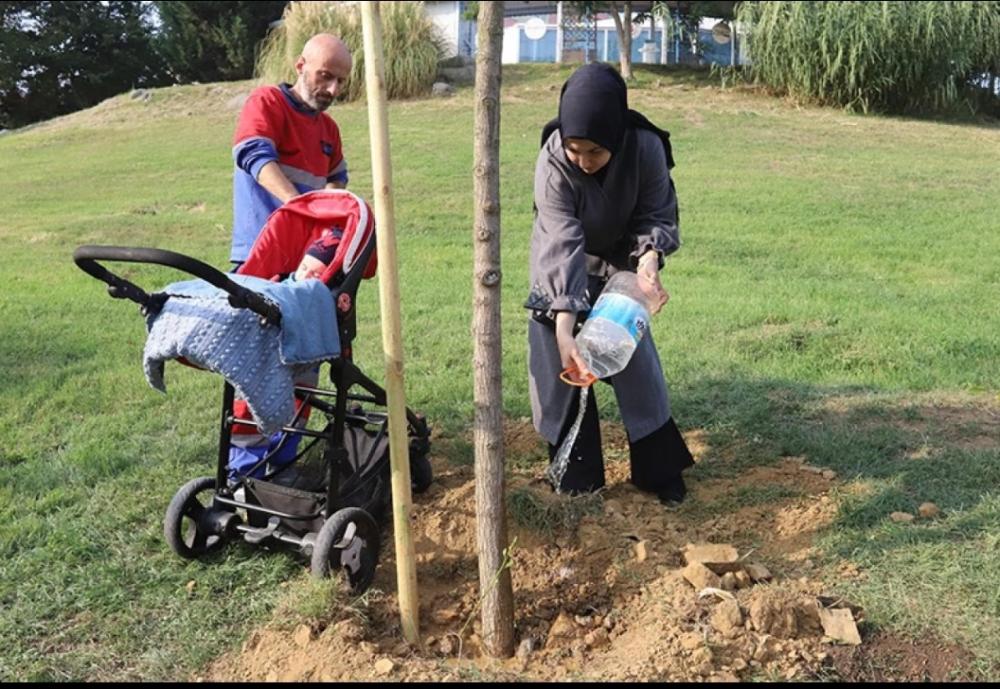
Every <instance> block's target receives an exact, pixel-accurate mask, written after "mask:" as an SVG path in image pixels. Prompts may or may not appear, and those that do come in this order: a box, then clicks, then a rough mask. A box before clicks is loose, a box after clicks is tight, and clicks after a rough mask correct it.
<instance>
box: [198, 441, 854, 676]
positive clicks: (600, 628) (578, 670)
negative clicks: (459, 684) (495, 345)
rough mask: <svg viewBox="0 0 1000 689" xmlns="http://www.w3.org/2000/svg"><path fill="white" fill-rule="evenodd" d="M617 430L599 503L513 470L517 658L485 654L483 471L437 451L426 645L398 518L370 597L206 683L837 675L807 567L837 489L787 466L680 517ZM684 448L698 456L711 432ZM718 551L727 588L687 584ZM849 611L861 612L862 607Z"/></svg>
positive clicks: (424, 560)
mask: <svg viewBox="0 0 1000 689" xmlns="http://www.w3.org/2000/svg"><path fill="white" fill-rule="evenodd" d="M619 435H620V434H618V435H616V434H615V429H613V428H610V427H609V428H608V429H607V433H606V435H605V438H606V439H607V440H606V448H608V452H607V453H606V454H607V455H608V457H609V461H608V487H607V488H606V489H605V490H604V491H602V492H601V493H600V494H599V495H596V496H585V497H579V498H568V497H564V496H557V495H554V494H553V493H552V492H551V491H550V490H549V489H548V487H547V486H546V485H545V484H544V483H543V482H542V481H541V480H540V478H539V476H540V475H541V471H542V466H541V465H539V466H538V467H536V468H534V470H533V471H514V472H512V474H511V476H510V479H509V483H508V500H509V505H510V510H509V513H510V524H509V531H510V536H511V541H512V543H513V548H512V553H513V566H512V577H513V583H514V591H515V594H514V595H515V626H516V628H515V633H516V643H517V644H518V650H517V654H516V655H515V657H513V658H511V659H508V660H503V661H498V660H494V659H490V658H488V657H487V656H485V655H484V653H483V651H482V648H481V640H480V637H479V633H480V625H479V610H478V595H479V592H478V569H477V564H476V558H475V552H476V529H475V499H474V483H473V470H472V468H471V467H469V466H460V467H456V466H454V465H449V464H447V463H446V462H445V461H444V460H442V459H440V458H434V465H435V467H434V468H435V471H436V481H435V484H434V485H433V486H432V488H431V489H430V490H429V491H428V492H427V493H425V494H423V495H418V496H415V497H414V506H413V514H414V519H413V525H414V531H413V538H414V546H415V551H416V557H417V575H418V582H419V595H420V600H421V607H420V623H421V637H422V642H423V648H421V649H416V648H412V647H410V646H409V645H408V644H406V643H405V642H404V641H403V639H402V636H401V633H400V628H399V615H398V608H397V604H396V597H395V595H394V594H393V593H392V591H394V590H395V561H394V553H393V549H392V538H391V534H390V533H388V531H389V529H390V528H391V526H387V529H386V530H387V533H386V537H385V539H384V541H385V545H384V547H383V552H382V559H381V564H380V566H379V570H378V574H377V577H376V581H375V584H374V585H373V588H372V590H370V591H369V593H368V594H367V595H366V596H364V597H363V598H362V599H360V600H356V601H350V602H349V603H346V604H342V605H340V606H339V607H338V609H337V610H334V611H331V612H330V613H329V614H328V615H327V616H326V617H325V618H324V620H323V621H322V622H316V621H313V622H312V623H310V624H302V623H301V622H299V623H294V622H292V623H289V622H287V621H285V622H282V620H280V619H276V620H275V621H274V622H273V623H272V624H271V625H269V626H268V627H266V628H263V629H259V630H257V631H255V632H254V633H253V634H252V635H251V636H250V638H249V639H248V640H247V641H246V642H245V644H244V646H243V648H242V650H241V652H239V653H234V654H232V655H229V656H226V657H223V658H221V659H219V660H218V661H217V662H215V663H214V664H213V665H212V666H211V667H210V668H209V670H208V673H207V675H206V676H205V677H201V678H199V679H208V680H228V681H234V680H270V681H275V680H279V681H303V680H320V681H336V680H362V679H392V680H439V681H440V680H455V679H477V678H478V679H488V680H500V679H505V678H516V679H521V680H524V679H537V680H564V679H565V680H569V679H579V680H610V681H615V680H639V681H648V680H691V679H709V680H717V681H725V680H730V681H733V680H738V679H750V678H772V679H777V678H788V679H790V678H800V679H805V678H813V677H817V676H822V675H823V674H824V673H825V672H828V671H829V668H830V665H831V663H832V653H831V651H832V650H833V646H832V645H831V639H830V638H827V637H825V636H824V633H825V632H824V626H823V623H822V622H821V620H820V614H821V611H824V610H825V609H826V607H827V606H829V605H830V604H831V600H832V599H830V598H827V597H824V595H823V585H822V584H821V583H820V582H818V581H814V580H812V579H810V578H809V577H808V576H803V574H804V573H807V572H808V569H809V567H811V562H809V561H808V556H809V555H810V554H811V549H810V543H811V536H812V534H813V533H814V532H815V531H816V530H817V529H819V528H822V527H823V526H825V525H826V524H828V523H829V522H830V520H831V519H832V518H833V515H834V513H835V509H836V508H835V505H834V503H833V501H832V499H831V498H830V497H829V496H827V495H826V491H827V490H828V488H830V486H831V485H832V483H831V480H829V479H828V478H825V477H824V476H822V475H821V474H817V473H812V472H809V471H804V470H803V466H802V465H801V462H796V461H795V460H794V459H789V460H785V461H782V462H779V463H777V464H775V465H773V466H769V467H758V468H755V469H753V470H751V471H749V472H747V473H745V474H743V475H742V476H740V477H739V478H738V479H705V480H701V481H692V482H690V494H689V495H690V498H689V500H688V501H687V502H686V503H685V504H684V505H683V506H682V507H681V508H680V509H675V510H668V509H667V508H665V507H664V506H663V505H661V504H660V503H659V502H658V501H657V500H656V499H655V498H653V497H651V496H648V495H646V494H643V493H641V492H639V491H637V490H635V489H634V488H633V487H632V486H631V485H630V484H628V483H627V482H626V479H627V474H628V461H627V443H626V441H625V438H624V436H621V437H619ZM508 436H509V440H510V444H511V446H514V445H516V446H517V448H518V453H519V454H521V455H522V456H523V455H525V454H527V455H531V454H533V453H537V454H538V455H539V456H541V455H543V454H544V447H543V446H540V445H539V447H534V444H538V441H537V436H535V435H534V434H533V432H532V431H531V430H530V428H527V427H526V424H525V423H524V422H518V423H514V424H511V425H510V426H509V428H508ZM689 443H690V445H691V446H692V448H693V450H694V454H695V456H696V458H700V457H701V456H703V455H702V451H703V450H704V448H705V444H704V440H703V438H702V437H701V435H700V434H698V433H692V434H690V437H689ZM747 486H754V487H756V489H759V490H761V491H763V493H762V495H763V498H762V499H761V501H760V503H759V504H752V505H750V506H744V507H741V508H739V509H735V510H730V509H726V508H725V507H724V505H725V502H726V500H727V499H731V498H732V497H733V496H734V495H737V494H740V495H743V496H744V497H745V494H746V491H747ZM713 505H719V507H718V511H717V512H715V513H712V510H713V507H712V506H713ZM712 543H714V544H726V545H730V546H732V547H731V548H729V549H723V550H722V551H719V550H718V549H715V550H712V551H707V552H723V553H726V556H725V557H724V558H723V559H725V560H728V561H727V562H721V563H713V562H710V560H711V559H712V557H711V556H705V557H701V560H702V561H704V563H705V564H702V563H701V562H698V563H696V564H697V565H698V566H699V567H704V568H705V571H707V572H708V573H709V574H710V575H711V576H713V577H715V579H711V580H709V581H710V583H714V582H718V583H719V584H720V587H714V586H710V587H707V588H706V587H705V586H704V585H702V583H698V584H692V581H691V580H690V579H689V576H688V570H689V569H690V568H691V567H694V565H692V566H691V567H689V566H688V565H689V560H691V559H692V558H694V559H698V557H699V556H698V555H696V554H695V553H696V552H698V551H697V550H692V549H691V548H690V547H689V546H691V545H692V544H712ZM758 543H759V544H763V545H761V546H760V547H759V548H757V547H755V545H754V544H758ZM700 552H706V551H700ZM706 558H707V559H706ZM716 559H718V558H716ZM765 574H766V576H765ZM851 575H852V576H853V575H856V572H852V573H851ZM845 576H847V574H845ZM832 607H836V606H832ZM840 607H841V608H842V609H841V610H839V611H837V612H841V613H844V615H846V616H847V617H848V618H849V619H853V617H854V613H858V614H860V611H857V610H854V611H853V612H849V611H848V610H846V609H844V608H845V606H840ZM845 657H846V656H845ZM843 662H846V661H843ZM824 668H826V670H824Z"/></svg>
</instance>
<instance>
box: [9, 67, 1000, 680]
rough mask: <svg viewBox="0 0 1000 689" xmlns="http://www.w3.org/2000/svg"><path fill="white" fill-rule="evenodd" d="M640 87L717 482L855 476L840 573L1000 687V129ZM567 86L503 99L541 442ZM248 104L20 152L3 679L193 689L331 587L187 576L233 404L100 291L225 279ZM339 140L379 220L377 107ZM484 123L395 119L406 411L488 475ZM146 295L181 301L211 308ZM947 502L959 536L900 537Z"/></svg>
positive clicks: (39, 131)
mask: <svg viewBox="0 0 1000 689" xmlns="http://www.w3.org/2000/svg"><path fill="white" fill-rule="evenodd" d="M638 69H639V71H638V82H637V86H636V87H635V88H634V89H633V90H632V91H631V94H630V99H631V105H632V107H635V108H637V109H639V110H642V111H643V112H644V113H645V114H647V115H648V116H649V117H650V118H651V119H652V120H653V121H655V122H657V123H658V124H660V125H661V126H664V127H665V128H667V129H669V130H670V132H671V136H672V140H673V142H674V155H675V158H676V160H677V168H676V169H675V170H674V177H675V180H676V183H677V188H678V194H679V198H680V203H681V220H682V241H683V247H682V249H681V250H680V251H679V252H678V253H677V254H676V255H675V256H674V257H672V258H671V259H669V260H668V263H667V267H666V269H665V274H664V282H665V285H666V286H667V288H668V290H669V291H670V292H671V295H672V299H671V301H670V304H669V305H668V306H667V307H666V309H665V310H664V311H663V312H662V313H661V315H659V316H658V317H657V318H656V319H655V320H654V324H653V325H654V328H653V332H654V336H655V338H656V340H657V343H658V347H659V349H660V352H661V355H662V357H663V360H664V365H665V369H666V372H667V377H668V380H669V381H670V383H671V392H672V397H673V404H674V408H675V415H676V418H677V421H678V424H679V425H680V427H681V428H682V430H685V431H687V430H692V429H701V430H703V431H704V432H705V434H706V437H707V439H708V442H709V444H710V446H711V448H712V454H713V457H717V458H718V461H711V462H706V463H704V464H703V465H699V466H698V467H697V468H696V469H695V470H694V471H693V472H692V476H693V479H694V480H697V479H698V477H699V475H701V476H711V475H719V474H727V475H738V474H739V472H741V471H744V470H746V469H747V468H748V467H751V466H754V465H757V464H762V463H769V462H773V461H775V460H776V459H777V458H779V457H780V456H783V455H805V456H808V457H809V461H810V462H811V463H813V464H817V465H820V466H824V467H829V468H832V469H835V470H836V471H837V472H838V474H839V476H840V477H841V479H843V480H844V481H845V482H850V483H851V485H852V486H854V487H855V488H856V489H855V490H852V491H851V492H850V494H845V496H844V498H843V501H842V506H841V512H840V514H839V516H838V518H837V521H836V523H835V525H834V526H833V527H832V528H831V529H830V530H829V532H828V533H827V534H826V535H825V536H824V537H823V540H822V542H821V543H820V546H821V549H822V552H823V553H824V557H825V558H826V562H828V563H830V564H831V566H832V564H833V563H835V562H838V561H841V560H844V559H847V560H851V561H853V562H855V563H857V564H859V565H861V566H863V567H864V568H865V570H866V571H867V572H868V573H869V576H868V578H867V579H865V580H862V581H858V582H856V583H853V584H844V585H843V587H842V590H843V591H844V593H845V594H847V595H849V596H851V597H852V598H853V599H854V600H856V601H857V602H858V603H860V604H861V605H864V606H865V607H866V608H867V609H868V611H869V624H872V625H874V626H876V627H880V628H886V629H893V630H897V631H899V632H901V633H905V634H912V635H920V634H924V633H928V632H933V633H934V634H936V635H937V636H939V637H940V638H942V639H944V640H946V641H950V642H953V643H957V644H960V645H962V646H964V647H966V648H968V649H969V650H971V651H972V652H973V653H974V654H975V655H976V658H977V660H976V663H977V669H978V671H980V672H981V673H982V674H983V675H984V676H985V677H992V678H993V679H997V678H998V677H1000V588H998V585H997V581H1000V537H998V534H1000V451H998V447H1000V442H998V434H1000V395H998V391H1000V388H998V384H997V381H998V380H1000V308H998V307H997V304H998V300H1000V261H998V260H997V258H996V257H997V256H998V255H1000V223H998V215H997V199H998V198H1000V167H998V163H997V161H1000V126H998V125H997V124H996V123H980V122H940V121H927V120H917V119H903V118H883V117H863V116H857V115H849V114H844V113H841V112H839V111H835V110H828V109H813V108H804V109H803V108H796V107H794V106H792V105H789V104H786V103H783V102H779V101H774V100H771V99H767V98H765V97H763V96H760V95H756V94H752V93H746V92H740V91H733V90H726V91H723V90H720V89H718V88H716V87H713V86H712V85H711V84H709V83H708V82H707V81H706V80H705V79H704V78H703V77H702V76H699V75H696V74H691V73H687V72H677V71H670V70H653V69H649V68H643V67H639V68H638ZM568 72H569V69H568V68H565V67H562V68H560V67H556V66H518V67H516V68H509V67H505V68H504V79H505V82H504V88H505V96H504V101H503V110H502V128H503V129H502V144H501V158H502V161H501V174H502V204H503V206H502V222H503V238H502V243H503V270H504V280H503V303H504V306H503V308H504V311H503V347H504V362H503V366H504V375H505V380H504V411H505V413H506V414H507V415H508V416H509V417H512V418H518V417H525V416H528V415H529V414H530V411H529V406H528V398H527V373H526V361H525V359H526V335H525V333H526V312H525V310H524V309H523V308H522V307H521V304H522V303H523V301H524V299H525V297H526V296H527V291H528V284H527V258H528V240H529V236H530V231H531V207H532V206H531V204H532V200H531V187H532V174H533V169H534V162H535V156H536V153H537V150H538V145H539V141H538V137H539V132H540V130H541V127H542V125H543V124H544V123H545V122H546V121H547V120H548V119H549V118H551V117H552V116H553V114H554V113H555V107H556V101H557V97H558V92H559V91H558V88H559V85H560V84H561V83H562V81H563V80H564V78H565V76H566V75H567V74H568ZM248 87H249V85H248V84H235V85H234V84H220V85H196V86H186V87H173V88H168V89H161V90H157V91H154V92H153V97H152V99H151V100H150V101H149V102H146V103H144V102H141V101H138V100H130V99H129V98H128V96H127V95H124V96H120V97H118V98H116V99H112V100H111V101H108V102H106V103H104V104H102V105H100V106H98V107H96V108H93V109H91V110H89V111H86V112H83V113H77V114H75V115H71V116H68V117H64V118H60V119H58V120H54V121H52V122H49V123H45V124H42V125H38V126H35V127H32V128H29V129H26V130H22V131H18V132H13V133H8V134H6V135H3V136H0V178H2V179H3V180H4V184H3V185H2V187H0V244H2V246H3V251H2V252H0V275H2V277H3V284H4V289H3V290H2V291H0V322H2V324H3V325H2V338H0V371H2V372H3V373H2V376H0V433H2V435H3V437H4V443H3V446H2V447H0V573H2V574H0V649H2V650H0V679H2V680H7V681H17V680H20V681H24V680H48V679H51V680H90V681H94V680H104V679H106V680H129V679H131V680H138V679H141V680H170V679H174V680H178V679H184V678H186V677H187V676H188V673H189V672H191V671H193V670H195V669H196V668H198V667H199V666H200V665H202V664H203V663H205V662H206V661H207V660H208V659H210V658H212V657H214V656H216V655H217V654H219V653H220V652H222V651H224V650H226V649H228V648H230V647H232V645H233V644H236V643H238V641H239V640H240V639H241V638H242V635H243V634H244V633H245V631H246V630H248V629H249V628H250V627H252V626H253V625H254V624H256V623H259V622H260V621H262V620H263V619H266V618H267V616H268V614H269V613H270V611H271V610H272V609H273V607H274V605H275V604H276V603H277V601H278V600H279V599H280V597H281V595H282V590H283V589H282V588H281V587H280V586H279V583H280V582H284V581H286V580H289V579H293V580H294V579H298V578H301V577H304V574H303V572H302V567H301V564H300V563H297V562H295V561H294V560H293V559H292V558H290V557H288V556H286V555H283V554H278V555H271V554H269V553H267V552H263V551H259V550H251V549H247V548H232V549H229V550H226V551H225V553H224V554H222V555H220V556H219V557H217V558H216V560H215V561H211V562H208V563H188V562H184V561H181V560H179V559H178V558H176V557H175V556H174V555H173V554H172V553H171V552H170V551H169V549H168V548H167V546H166V545H165V543H164V542H163V539H162V527H161V520H162V516H163V512H164V510H165V508H166V505H167V503H168V502H169V500H170V498H171V496H172V495H173V494H174V492H175V491H176V490H177V489H178V488H179V487H180V486H181V485H182V484H183V483H185V482H186V481H187V480H188V479H190V478H193V477H196V476H200V475H204V474H207V473H211V471H212V468H213V467H214V452H215V436H216V432H217V431H216V426H217V423H218V418H217V414H218V411H217V407H218V405H219V400H220V396H221V387H222V386H221V382H220V380H219V379H218V378H217V377H215V376H212V375H207V374H204V373H198V372H195V371H191V370H188V369H186V368H184V367H181V366H177V365H169V366H168V367H167V373H166V381H167V388H168V395H167V396H166V397H163V396H162V395H159V394H158V393H156V392H155V391H153V390H151V389H150V388H149V387H148V386H147V385H146V383H145V380H144V378H143V375H142V370H141V354H142V346H143V342H144V334H145V333H144V327H143V322H142V319H141V317H140V316H139V314H138V313H137V310H136V309H135V308H134V306H132V305H131V303H127V302H120V301H114V300H111V299H109V298H108V297H107V295H106V293H105V292H104V290H103V289H102V285H101V284H100V283H98V282H96V281H95V280H93V279H92V278H90V277H89V276H87V275H85V274H84V273H83V272H81V271H80V270H78V269H77V268H76V267H75V266H74V265H73V263H72V261H71V254H72V251H73V249H74V248H75V247H76V246H78V245H80V244H85V243H99V244H119V245H131V246H157V247H160V248H166V249H172V250H175V251H180V252H182V253H187V254H189V255H192V256H195V257H197V258H200V259H202V260H205V261H207V262H209V263H212V264H214V265H217V266H220V267H222V266H224V265H225V263H226V259H227V257H228V251H229V237H230V232H229V227H230V220H231V205H230V204H231V201H230V192H231V175H232V160H231V158H230V145H231V137H232V131H233V126H234V122H235V118H236V115H237V108H238V106H237V105H236V104H235V102H234V98H235V97H236V96H238V95H239V94H240V93H245V92H246V90H247V89H248ZM332 114H333V115H334V117H335V118H336V119H337V121H338V122H339V124H340V126H341V129H342V133H343V136H344V141H345V152H346V156H347V159H348V163H349V166H350V173H351V187H352V189H354V190H355V191H357V192H358V193H360V194H361V195H363V196H370V195H371V194H370V192H371V175H370V163H369V149H368V146H369V144H368V130H367V111H366V108H365V106H364V104H353V105H339V106H337V107H336V108H335V109H334V110H333V111H332ZM472 117H473V100H472V94H471V91H470V90H468V89H463V90H461V91H460V92H459V94H458V95H457V96H456V97H454V98H451V99H436V100H420V101H411V102H402V103H395V104H393V105H392V108H391V112H390V127H391V135H392V146H393V164H394V170H393V174H394V182H395V187H396V193H397V196H396V199H395V210H396V218H397V225H398V228H397V229H398V246H399V251H400V278H401V281H402V283H401V292H402V305H401V306H402V315H403V334H404V348H405V375H406V384H407V396H408V400H407V401H408V404H409V405H410V406H412V407H414V408H416V409H418V410H420V411H422V412H424V413H426V414H427V416H428V417H429V419H430V421H431V424H432V425H433V427H434V429H435V436H434V437H435V441H436V442H438V443H439V444H440V445H441V446H442V447H447V446H448V444H449V443H452V444H453V445H454V446H456V447H463V446H464V447H466V448H468V446H467V445H463V443H467V440H468V433H469V427H470V424H471V419H472V409H473V407H472V372H471V366H470V361H471V356H472V346H471V341H470V338H469V337H468V333H469V329H470V322H471V285H472V275H471V260H472V248H471V247H472V228H471V218H472V207H471V206H472V174H471V168H472ZM122 272H123V273H124V274H125V275H127V276H130V277H132V278H134V279H135V281H138V282H140V284H145V285H147V286H150V287H157V286H161V285H162V284H165V283H167V282H170V281H173V280H175V279H178V278H179V277H180V276H177V275H176V274H171V273H170V272H169V271H166V270H163V269H159V268H147V267H136V266H129V267H126V268H124V269H123V271H122ZM361 296H362V303H361V305H360V309H361V313H362V314H367V316H365V317H363V318H362V319H361V323H360V324H359V335H358V338H357V342H356V359H357V360H358V361H359V363H360V364H361V366H362V367H363V368H364V369H365V370H366V371H368V372H369V374H371V375H372V376H373V377H375V378H376V379H379V378H381V377H382V360H381V354H380V351H379V350H380V347H381V337H380V333H379V320H378V291H377V289H376V285H375V283H374V282H372V283H370V284H368V285H366V286H365V287H364V288H363V290H362V295H361ZM601 398H602V407H604V406H605V405H607V407H606V409H605V411H606V413H607V414H609V415H613V414H614V413H615V412H614V409H613V403H611V396H610V395H607V394H605V395H602V397H601ZM470 452H471V450H470ZM517 460H518V458H517V457H512V458H511V461H517ZM747 499H748V500H753V499H756V498H755V496H753V495H751V494H748V496H747ZM924 501H934V502H935V503H937V505H938V506H939V507H940V508H941V509H942V512H943V516H942V517H941V518H940V519H937V520H934V521H930V522H926V523H921V524H916V525H901V524H895V523H892V522H890V521H888V519H887V515H888V514H889V513H890V512H892V511H895V510H905V511H915V510H916V508H917V506H918V505H919V504H920V503H922V502H924ZM191 581H194V582H196V583H195V585H194V586H193V587H190V588H189V582H191ZM293 585H295V584H293Z"/></svg>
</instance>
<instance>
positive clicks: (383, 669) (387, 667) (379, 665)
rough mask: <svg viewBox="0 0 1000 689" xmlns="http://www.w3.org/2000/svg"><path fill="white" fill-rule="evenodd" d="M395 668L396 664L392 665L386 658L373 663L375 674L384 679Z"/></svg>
mask: <svg viewBox="0 0 1000 689" xmlns="http://www.w3.org/2000/svg"><path fill="white" fill-rule="evenodd" d="M395 668H396V664H395V663H393V662H392V661H391V660H389V659H388V658H382V659H380V660H376V661H375V674H376V675H379V676H381V677H385V676H386V675H388V674H389V673H390V672H392V671H393V670H394V669H395Z"/></svg>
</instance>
